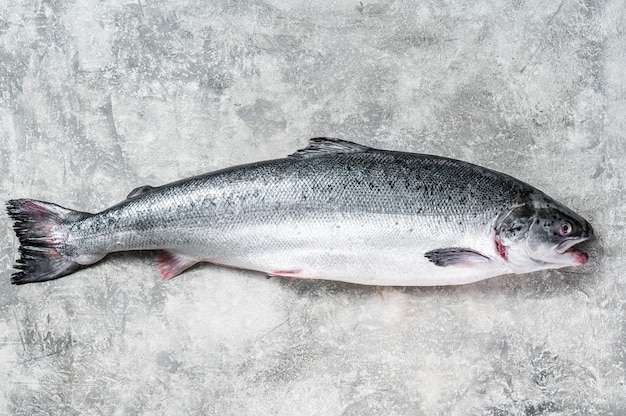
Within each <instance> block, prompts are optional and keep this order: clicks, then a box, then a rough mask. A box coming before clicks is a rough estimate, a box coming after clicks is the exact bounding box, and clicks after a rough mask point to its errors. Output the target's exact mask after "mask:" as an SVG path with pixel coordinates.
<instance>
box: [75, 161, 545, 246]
mask: <svg viewBox="0 0 626 416" xmlns="http://www.w3.org/2000/svg"><path fill="white" fill-rule="evenodd" d="M532 192H537V191H536V190H535V189H534V188H533V187H531V186H529V185H527V184H525V183H523V182H521V181H519V180H517V179H514V178H512V177H510V176H508V175H504V174H501V173H497V172H494V171H490V170H488V169H485V168H482V167H479V166H476V165H472V164H469V163H465V162H461V161H458V160H453V159H447V158H442V157H437V156H431V155H421V154H414V153H403V152H392V151H382V150H374V149H369V150H365V151H359V152H351V153H341V154H321V155H319V156H316V157H289V158H285V159H277V160H271V161H265V162H258V163H253V164H249V165H243V166H236V167H233V168H227V169H223V170H220V171H216V172H212V173H209V174H206V175H201V176H197V177H194V178H190V179H186V180H182V181H179V182H174V183H172V184H168V185H164V186H162V187H158V188H153V189H151V190H148V191H146V192H145V193H144V194H142V195H140V196H138V197H135V198H131V199H129V200H127V201H124V202H122V203H121V204H118V205H116V206H114V207H111V208H110V209H108V210H106V211H103V212H102V213H101V214H100V215H96V216H94V217H91V218H89V219H86V220H84V221H82V222H81V223H80V224H78V225H77V227H76V229H75V235H76V236H78V235H84V236H90V237H89V240H91V243H92V244H95V245H97V246H99V247H102V249H104V248H106V249H107V250H111V251H115V250H113V249H115V247H112V246H111V243H110V241H108V240H109V239H108V237H107V236H106V234H110V233H119V232H127V234H128V233H130V234H128V238H130V240H131V241H129V242H128V243H125V244H124V247H119V248H120V249H126V250H127V249H151V248H164V247H169V246H172V245H177V246H181V245H193V244H194V241H193V240H194V239H196V238H197V236H196V234H197V232H198V230H199V229H204V230H206V232H228V231H229V230H235V229H239V228H241V227H250V226H253V225H257V224H280V223H281V222H283V221H285V220H288V219H289V220H296V221H298V220H305V219H310V218H311V217H324V216H332V215H337V214H338V213H343V214H357V215H358V214H362V215H364V216H366V215H367V214H389V215H402V216H427V217H431V218H432V220H433V222H435V223H438V224H441V226H444V227H445V226H446V224H448V223H454V226H455V229H459V227H461V228H464V225H465V224H466V225H467V229H470V228H471V227H475V226H476V225H477V224H486V223H489V222H491V221H493V220H494V219H495V218H496V217H497V215H498V214H499V213H501V212H502V211H503V210H504V209H507V208H508V207H511V206H512V205H513V204H514V203H515V202H516V201H519V200H521V199H522V198H524V196H526V195H528V194H529V193H532ZM155 230H156V231H159V230H160V231H163V232H158V233H157V232H154V231H155ZM99 235H100V236H101V237H100V238H95V240H94V237H96V236H99ZM79 239H80V237H79ZM96 240H99V241H96ZM77 245H78V244H77ZM89 245H91V244H89ZM83 249H84V250H87V251H89V250H93V249H94V247H83Z"/></svg>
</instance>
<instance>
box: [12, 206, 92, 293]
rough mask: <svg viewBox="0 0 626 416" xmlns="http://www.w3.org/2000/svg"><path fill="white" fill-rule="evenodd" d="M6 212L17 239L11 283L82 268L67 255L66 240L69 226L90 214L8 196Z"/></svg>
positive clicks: (38, 279)
mask: <svg viewBox="0 0 626 416" xmlns="http://www.w3.org/2000/svg"><path fill="white" fill-rule="evenodd" d="M7 211H8V213H9V216H10V217H11V219H13V221H14V225H13V229H14V230H15V234H16V235H17V238H18V239H19V241H20V248H19V252H20V258H19V259H18V260H17V261H16V264H15V266H14V268H15V269H17V270H18V271H17V272H15V273H13V275H12V276H11V282H12V283H13V284H16V285H22V284H26V283H33V282H44V281H46V280H52V279H58V278H59V277H63V276H66V275H68V274H70V273H73V272H75V271H76V270H78V269H80V268H83V267H85V265H82V264H79V263H77V262H75V261H74V260H72V259H71V258H70V257H69V256H67V254H66V252H67V249H68V247H67V245H66V242H67V237H68V229H69V225H70V224H72V223H74V222H76V221H79V220H81V219H84V218H86V217H88V216H90V215H91V214H87V213H84V212H78V211H72V210H69V209H66V208H63V207H60V206H58V205H55V204H51V203H49V202H43V201H37V200H34V199H12V200H10V201H8V202H7Z"/></svg>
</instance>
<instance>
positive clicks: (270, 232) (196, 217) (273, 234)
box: [8, 138, 593, 286]
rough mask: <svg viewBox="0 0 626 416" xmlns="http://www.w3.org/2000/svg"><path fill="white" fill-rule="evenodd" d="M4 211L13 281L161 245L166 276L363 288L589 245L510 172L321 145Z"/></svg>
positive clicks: (584, 231)
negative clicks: (82, 199)
mask: <svg viewBox="0 0 626 416" xmlns="http://www.w3.org/2000/svg"><path fill="white" fill-rule="evenodd" d="M8 210H9V214H10V215H11V217H12V218H13V219H14V220H15V230H16V233H17V235H18V238H19V239H20V243H21V245H22V248H21V253H22V257H21V258H20V259H19V260H18V262H17V265H16V268H17V269H19V271H18V272H17V273H15V274H14V275H13V282H14V283H17V284H20V283H30V282H35V281H44V280H50V279H54V278H58V277H61V276H64V275H67V274H70V273H73V272H74V271H77V270H79V269H81V268H83V267H86V266H88V265H90V264H93V263H95V262H97V261H99V260H100V259H102V258H103V257H104V256H106V255H107V254H108V253H111V252H116V251H126V250H161V251H160V253H161V255H160V258H159V271H160V273H161V275H162V276H163V278H166V279H168V278H171V277H173V276H176V275H177V274H179V273H181V272H182V271H184V270H185V269H187V268H188V267H190V266H192V265H194V264H195V263H197V262H201V261H206V262H211V263H216V264H220V265H226V266H231V267H236V268H242V269H249V270H257V271H261V272H264V273H266V274H268V275H273V276H287V277H295V278H311V279H328V280H338V281H346V282H352V283H358V284H369V285H401V286H427V285H428V286H430V285H451V284H464V283H470V282H473V281H477V280H482V279H486V278H488V277H493V276H497V275H501V274H507V273H525V272H529V271H535V270H542V269H549V268H560V267H566V266H577V265H582V264H584V263H585V262H586V261H587V256H586V255H585V254H584V253H582V252H581V251H579V250H578V249H576V248H574V247H573V246H574V245H575V244H577V243H579V242H581V241H585V240H588V239H590V238H592V236H593V230H592V228H591V226H590V225H589V223H588V222H587V221H586V220H584V219H583V218H582V217H580V216H578V215H577V214H575V213H574V212H573V211H571V210H570V209H568V208H566V207H564V206H563V205H561V204H559V203H558V202H556V201H554V200H553V199H551V198H549V197H548V196H546V195H545V194H543V193H542V192H541V191H539V190H537V189H535V188H533V187H531V186H530V185H527V184H525V183H523V182H521V181H519V180H517V179H514V178H512V177H510V176H508V175H505V174H502V173H498V172H494V171H491V170H488V169H485V168H482V167H479V166H476V165H472V164H469V163H466V162H461V161H458V160H454V159H447V158H442V157H437V156H431V155H421V154H415V153H403V152H393V151H385V150H378V149H373V148H369V147H366V146H362V145H358V144H355V143H351V142H346V141H341V140H337V139H325V138H318V139H312V140H311V141H310V143H309V146H308V147H307V148H305V149H302V150H300V151H298V152H296V153H295V154H293V155H291V156H290V157H288V158H284V159H277V160H270V161H264V162H258V163H253V164H249V165H242V166H236V167H232V168H228V169H223V170H220V171H216V172H212V173H208V174H205V175H201V176H197V177H193V178H189V179H185V180H181V181H178V182H175V183H172V184H168V185H164V186H160V187H150V186H145V187H141V188H137V189H136V190H134V191H133V192H131V194H130V195H129V197H128V199H127V200H125V201H123V202H122V203H120V204H118V205H115V206H113V207H111V208H109V209H107V210H105V211H102V212H100V213H97V214H88V213H82V212H77V211H71V210H67V209H65V208H61V207H59V206H57V205H54V204H50V203H47V202H42V201H35V200H30V199H19V200H11V201H9V203H8Z"/></svg>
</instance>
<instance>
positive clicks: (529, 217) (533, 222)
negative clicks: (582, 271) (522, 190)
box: [496, 194, 593, 273]
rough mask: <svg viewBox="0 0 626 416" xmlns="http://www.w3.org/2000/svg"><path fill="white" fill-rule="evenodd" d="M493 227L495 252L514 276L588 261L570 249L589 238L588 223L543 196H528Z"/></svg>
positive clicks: (590, 235)
mask: <svg viewBox="0 0 626 416" xmlns="http://www.w3.org/2000/svg"><path fill="white" fill-rule="evenodd" d="M497 224H498V226H497V228H496V244H497V245H498V251H499V252H500V254H501V255H502V256H503V257H504V258H505V260H506V261H507V262H508V263H509V266H510V268H511V270H512V271H513V272H514V273H528V272H532V271H536V270H545V269H558V268H561V267H568V266H581V265H583V264H585V263H587V260H588V259H589V257H588V256H587V254H585V253H583V252H582V251H580V250H579V249H577V248H576V247H574V246H575V245H576V244H579V243H582V242H583V241H587V240H590V239H592V238H593V228H592V227H591V224H589V222H587V220H585V219H584V218H583V217H581V216H580V215H578V214H576V213H575V212H573V211H572V210H571V209H569V208H567V207H566V206H564V205H562V204H560V203H558V202H556V201H554V200H552V199H551V198H549V197H547V196H546V195H543V194H537V195H532V196H531V197H530V198H529V200H528V201H527V202H526V203H520V204H519V205H516V206H514V207H513V208H512V209H511V210H510V211H508V212H507V213H506V215H505V216H503V217H502V218H501V219H500V220H499V221H498V223H497Z"/></svg>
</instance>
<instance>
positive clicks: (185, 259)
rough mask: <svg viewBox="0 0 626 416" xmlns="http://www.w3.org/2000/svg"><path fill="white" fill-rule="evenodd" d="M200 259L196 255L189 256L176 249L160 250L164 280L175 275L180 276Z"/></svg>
mask: <svg viewBox="0 0 626 416" xmlns="http://www.w3.org/2000/svg"><path fill="white" fill-rule="evenodd" d="M198 262H199V260H198V259H197V258H195V257H191V256H188V255H186V254H182V253H176V252H174V251H168V250H159V266H158V267H159V273H161V277H162V278H163V280H169V279H171V278H172V277H174V276H178V275H179V274H181V273H182V272H184V271H185V270H187V269H188V268H190V267H191V266H193V265H194V264H196V263H198Z"/></svg>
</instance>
